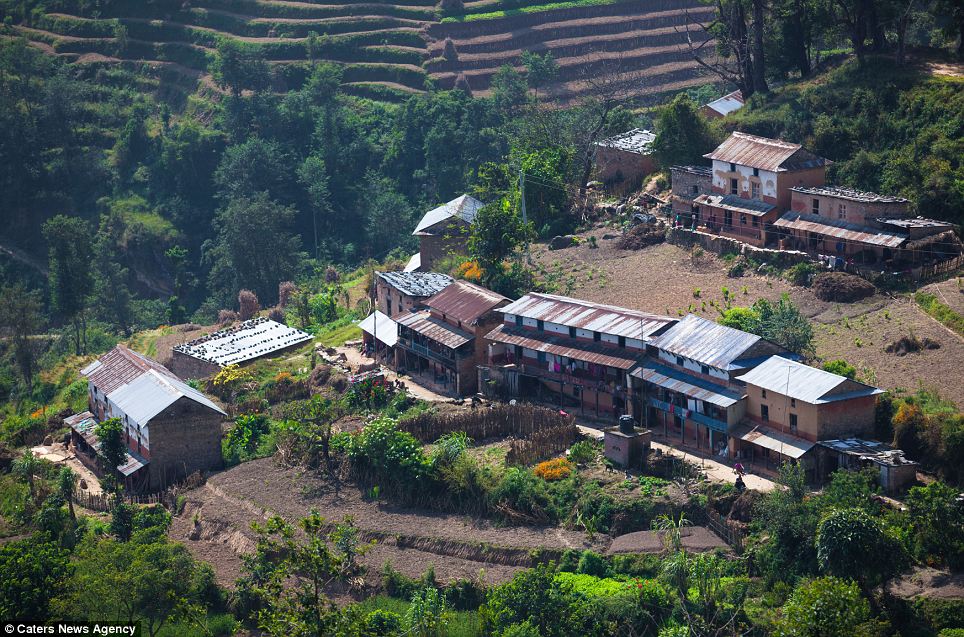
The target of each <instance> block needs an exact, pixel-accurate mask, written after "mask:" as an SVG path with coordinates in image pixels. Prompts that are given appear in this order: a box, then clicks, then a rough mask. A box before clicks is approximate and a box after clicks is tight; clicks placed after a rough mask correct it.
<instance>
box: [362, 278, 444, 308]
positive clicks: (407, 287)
mask: <svg viewBox="0 0 964 637" xmlns="http://www.w3.org/2000/svg"><path fill="white" fill-rule="evenodd" d="M451 282H452V277H450V276H449V275H447V274H440V273H438V272H377V273H376V274H375V296H376V298H377V300H378V301H377V302H378V309H379V310H381V312H382V313H383V314H385V315H386V316H389V317H392V318H394V317H396V316H398V315H400V314H405V313H407V312H412V311H415V310H418V309H420V308H421V307H422V304H423V303H424V302H425V300H426V299H428V298H429V297H431V296H434V295H436V294H438V293H439V292H441V291H442V290H444V289H445V288H446V287H448V285H449V284H450V283H451Z"/></svg>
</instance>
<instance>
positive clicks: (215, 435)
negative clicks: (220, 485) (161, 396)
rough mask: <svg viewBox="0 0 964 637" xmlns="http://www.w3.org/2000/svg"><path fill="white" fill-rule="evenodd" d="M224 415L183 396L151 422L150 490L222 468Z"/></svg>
mask: <svg viewBox="0 0 964 637" xmlns="http://www.w3.org/2000/svg"><path fill="white" fill-rule="evenodd" d="M223 420H224V417H223V416H222V415H221V414H219V413H217V412H214V411H211V410H210V409H208V408H207V407H204V406H203V405H199V404H198V403H196V402H194V401H193V400H191V399H189V398H181V399H180V400H178V401H177V402H176V403H174V404H173V405H171V407H169V408H168V409H165V410H164V411H163V412H162V413H160V414H158V415H157V416H156V417H155V418H154V419H152V420H151V422H150V424H149V429H150V442H151V451H150V454H151V461H150V464H149V465H148V471H149V476H150V478H149V485H148V489H149V490H150V491H158V490H160V489H163V488H164V487H166V486H167V485H169V484H171V483H173V482H177V481H179V480H183V479H184V478H185V477H187V476H189V475H190V474H192V473H194V472H195V471H210V470H212V469H220V468H221V466H222V462H221V423H222V421H223Z"/></svg>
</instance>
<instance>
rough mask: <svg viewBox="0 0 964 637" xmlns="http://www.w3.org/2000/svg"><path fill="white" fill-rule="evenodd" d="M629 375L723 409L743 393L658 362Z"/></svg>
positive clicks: (740, 398) (738, 398)
mask: <svg viewBox="0 0 964 637" xmlns="http://www.w3.org/2000/svg"><path fill="white" fill-rule="evenodd" d="M630 375H631V376H634V377H636V378H639V379H642V380H644V381H646V382H648V383H653V384H654V385H659V386H660V387H664V388H666V389H669V390H671V391H675V392H679V393H681V394H685V395H686V396H689V397H690V398H697V399H699V400H705V401H707V402H709V403H713V404H714V405H718V406H719V407H723V408H724V409H725V408H727V407H729V406H730V405H734V404H736V403H738V402H739V401H740V400H742V399H743V395H741V394H738V393H736V392H735V391H733V390H731V389H729V388H727V387H724V386H723V385H717V384H716V383H711V382H709V381H707V380H703V379H702V378H697V377H695V376H690V375H689V374H685V373H683V372H681V371H678V370H675V369H672V368H670V367H666V366H665V365H660V364H658V363H646V364H645V365H644V366H643V367H640V368H639V369H636V370H633V371H632V372H630Z"/></svg>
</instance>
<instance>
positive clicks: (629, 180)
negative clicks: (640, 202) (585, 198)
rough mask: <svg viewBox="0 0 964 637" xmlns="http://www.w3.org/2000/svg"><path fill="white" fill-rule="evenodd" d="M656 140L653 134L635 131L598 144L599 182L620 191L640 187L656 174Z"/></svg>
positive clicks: (597, 177)
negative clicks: (654, 151)
mask: <svg viewBox="0 0 964 637" xmlns="http://www.w3.org/2000/svg"><path fill="white" fill-rule="evenodd" d="M655 139H656V135H655V134H654V133H652V132H650V131H648V130H642V129H639V128H634V129H632V130H630V131H626V132H625V133H620V134H619V135H613V136H612V137H609V138H606V139H604V140H602V141H599V142H596V145H595V152H596V179H598V180H599V181H601V182H603V183H605V184H607V185H609V186H613V187H616V188H617V189H619V190H621V191H628V190H632V189H635V188H637V187H639V185H640V184H641V183H642V181H643V178H644V177H646V176H647V175H650V174H652V173H654V172H655V171H656V161H655V159H654V158H653V149H652V146H653V141H654V140H655Z"/></svg>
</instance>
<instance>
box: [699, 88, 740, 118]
mask: <svg viewBox="0 0 964 637" xmlns="http://www.w3.org/2000/svg"><path fill="white" fill-rule="evenodd" d="M743 104H744V102H743V93H741V92H740V91H733V92H732V93H728V94H726V95H724V96H723V97H719V98H717V99H715V100H713V101H712V102H709V103H707V104H704V106H705V107H706V108H709V109H711V110H714V111H716V112H717V113H719V114H720V115H723V116H726V115H729V114H730V113H732V112H733V111H737V110H739V109H740V108H742V107H743Z"/></svg>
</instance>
